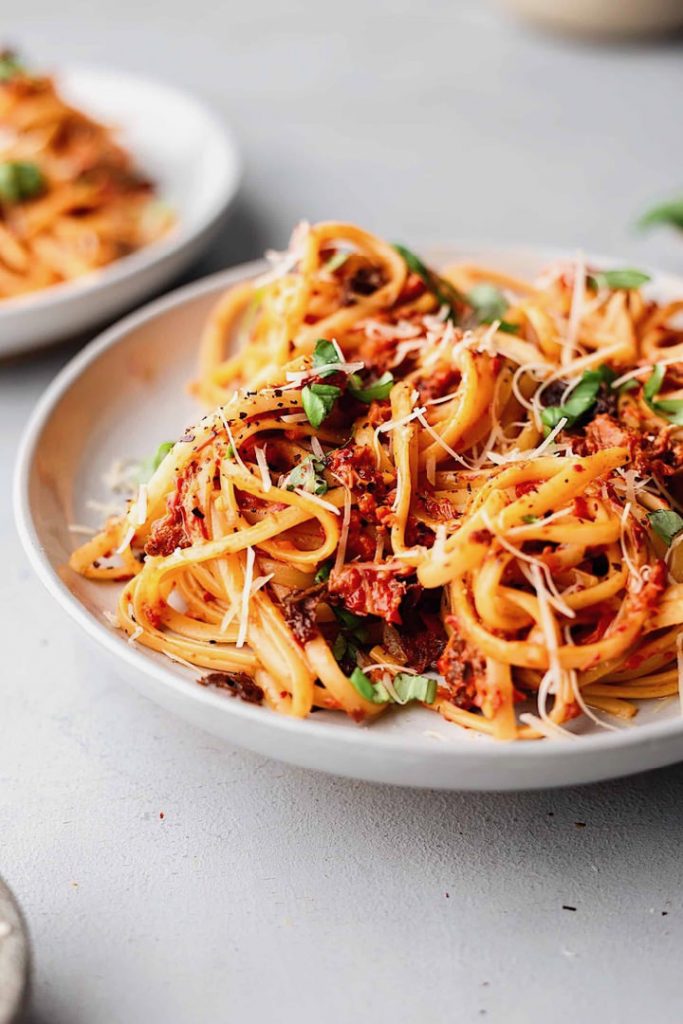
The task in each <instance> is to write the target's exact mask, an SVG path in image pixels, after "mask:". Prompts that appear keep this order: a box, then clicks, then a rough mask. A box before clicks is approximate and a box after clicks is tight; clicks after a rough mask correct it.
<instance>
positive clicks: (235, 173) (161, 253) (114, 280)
mask: <svg viewBox="0 0 683 1024" xmlns="http://www.w3.org/2000/svg"><path fill="white" fill-rule="evenodd" d="M79 75H88V76H93V77H98V78H101V79H105V78H109V79H115V78H118V79H126V80H127V81H128V82H130V83H131V84H139V85H140V86H141V87H144V88H149V87H151V88H154V89H161V90H163V91H164V92H166V93H167V94H169V96H177V97H180V98H181V99H182V100H183V102H184V103H187V104H190V105H191V106H192V107H194V108H195V110H196V111H198V112H199V113H201V115H202V117H203V118H204V119H205V121H206V123H207V124H208V125H209V126H210V129H211V132H212V134H213V135H214V137H215V138H216V139H217V140H219V141H220V144H221V147H222V150H223V155H224V157H225V159H226V165H227V170H228V173H227V175H226V181H225V182H224V184H223V187H222V189H221V192H220V195H217V196H216V198H215V200H214V202H213V204H212V205H211V206H210V207H207V209H206V210H205V211H204V213H203V215H202V217H201V218H197V220H196V222H195V223H194V224H193V226H190V225H188V224H186V223H183V221H182V220H179V222H178V225H177V231H173V230H172V231H171V232H170V233H169V235H167V236H165V237H162V238H159V239H156V240H155V241H153V242H150V243H148V244H147V245H145V246H143V247H142V248H140V249H137V250H136V251H135V252H132V253H129V254H128V255H127V256H121V257H119V259H117V260H114V261H113V262H112V263H108V264H106V265H105V266H104V267H100V268H97V269H95V270H91V271H88V273H87V274H83V275H82V276H81V277H77V278H74V279H73V280H70V281H60V282H59V283H57V284H53V285H49V286H48V287H47V288H39V289H37V290H36V291H34V292H27V293H26V294H23V295H15V296H11V297H10V298H5V299H0V327H1V326H2V322H3V319H4V318H5V317H7V318H9V317H11V316H21V315H22V314H27V315H30V314H31V313H34V312H35V313H38V312H44V311H45V308H46V307H48V308H49V307H53V306H62V305H64V304H66V303H68V302H70V301H72V300H74V299H75V300H77V299H79V298H81V297H85V296H93V295H96V294H97V293H98V292H99V291H101V290H102V289H105V288H107V287H113V286H115V285H118V284H120V283H121V282H122V281H125V280H126V279H127V278H129V277H132V276H133V275H135V274H137V273H139V272H141V271H143V270H145V269H147V268H148V267H150V266H152V265H155V264H157V263H161V262H163V261H164V260H165V259H167V258H169V257H171V256H174V255H176V254H177V253H179V252H182V251H183V250H184V249H185V248H186V247H187V246H189V245H191V244H192V242H193V241H194V240H195V239H197V238H200V237H201V236H202V235H203V234H204V233H205V232H207V231H208V230H209V229H210V228H211V227H212V226H213V225H214V224H216V223H218V222H219V221H220V219H221V218H222V217H223V216H224V214H225V213H226V212H227V209H228V207H229V206H230V204H231V203H232V201H233V200H234V199H235V197H236V195H237V193H238V191H239V188H240V185H241V183H242V180H243V176H244V161H243V157H242V154H241V150H240V147H239V145H238V143H237V138H236V135H235V132H234V130H233V129H232V127H230V126H229V125H228V124H227V123H226V122H225V120H223V118H222V117H221V116H220V114H219V113H218V112H217V111H216V110H215V109H214V105H213V104H211V103H208V102H207V101H206V100H205V99H204V98H203V97H200V96H198V95H196V94H195V93H194V92H192V91H190V90H186V89H182V88H179V87H178V86H177V85H174V84H172V83H170V82H167V81H165V80H164V79H163V78H154V77H152V76H151V75H145V74H139V73H138V72H136V71H127V70H125V69H118V68H115V67H111V66H109V65H102V66H97V67H96V66H94V65H91V64H85V63H80V62H76V63H68V64H65V65H63V66H61V67H60V68H59V69H58V70H57V71H56V72H55V73H54V77H55V78H56V79H57V80H59V79H60V78H64V79H67V78H71V77H72V76H73V77H76V78H77V77H78V76H79ZM121 127H123V128H125V123H122V125H121ZM132 155H133V157H134V158H135V156H136V155H135V154H132ZM117 322H118V321H117ZM114 326H115V325H114ZM98 337H99V335H98Z"/></svg>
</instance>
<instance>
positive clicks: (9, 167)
mask: <svg viewBox="0 0 683 1024" xmlns="http://www.w3.org/2000/svg"><path fill="white" fill-rule="evenodd" d="M44 187H45V179H44V177H43V172H42V171H41V169H40V167H38V165H37V164H34V163H31V162H30V161H28V160H5V161H4V162H3V163H0V201H2V202H3V203H21V202H23V201H24V200H25V199H33V198H34V196H37V195H38V194H39V193H40V192H42V191H43V188H44Z"/></svg>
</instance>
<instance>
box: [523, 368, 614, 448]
mask: <svg viewBox="0 0 683 1024" xmlns="http://www.w3.org/2000/svg"><path fill="white" fill-rule="evenodd" d="M614 376H615V375H614V371H613V370H611V369H610V368H609V366H605V365H603V366H600V367H599V368H598V369H597V370H586V371H585V372H584V374H583V376H582V377H581V380H580V381H579V383H578V384H577V385H576V387H575V388H574V390H573V391H572V393H571V394H570V396H569V398H568V399H567V401H566V402H564V403H563V404H562V405H549V406H548V407H547V408H546V409H543V411H542V412H541V420H542V422H543V424H544V426H545V427H546V432H550V431H551V430H554V428H555V427H556V426H557V424H558V423H559V422H560V420H562V419H566V421H567V422H566V424H565V429H566V428H567V427H572V426H573V425H574V424H575V423H576V421H577V420H578V419H580V418H581V416H583V415H584V414H585V413H587V412H588V411H589V410H590V409H592V408H593V406H594V405H595V403H596V401H597V398H598V393H599V391H600V385H601V384H603V383H604V384H610V383H611V382H612V381H613V380H614Z"/></svg>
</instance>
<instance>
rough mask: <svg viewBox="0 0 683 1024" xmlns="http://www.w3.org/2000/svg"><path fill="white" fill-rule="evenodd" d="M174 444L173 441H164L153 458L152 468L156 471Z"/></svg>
mask: <svg viewBox="0 0 683 1024" xmlns="http://www.w3.org/2000/svg"><path fill="white" fill-rule="evenodd" d="M173 446H174V442H173V441H162V442H161V444H160V445H159V447H158V448H157V450H156V453H155V455H154V458H153V459H152V469H153V470H154V471H156V470H157V469H158V468H159V466H160V465H161V463H162V462H163V461H164V459H165V458H166V456H167V455H168V453H169V452H170V451H171V449H172V448H173Z"/></svg>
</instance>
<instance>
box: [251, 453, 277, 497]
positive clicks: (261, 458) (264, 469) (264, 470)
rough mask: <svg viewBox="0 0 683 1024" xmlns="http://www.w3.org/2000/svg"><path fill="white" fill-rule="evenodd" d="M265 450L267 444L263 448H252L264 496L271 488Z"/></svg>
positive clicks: (271, 482)
mask: <svg viewBox="0 0 683 1024" xmlns="http://www.w3.org/2000/svg"><path fill="white" fill-rule="evenodd" d="M267 448H268V444H267V443H266V444H265V445H264V446H263V448H254V454H255V456H256V462H257V464H258V468H259V470H260V472H261V483H262V484H263V490H264V491H265V492H266V494H267V493H268V491H269V490H270V489H271V487H272V486H273V481H272V480H271V478H270V470H269V468H268V460H267V458H266V449H267Z"/></svg>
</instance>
